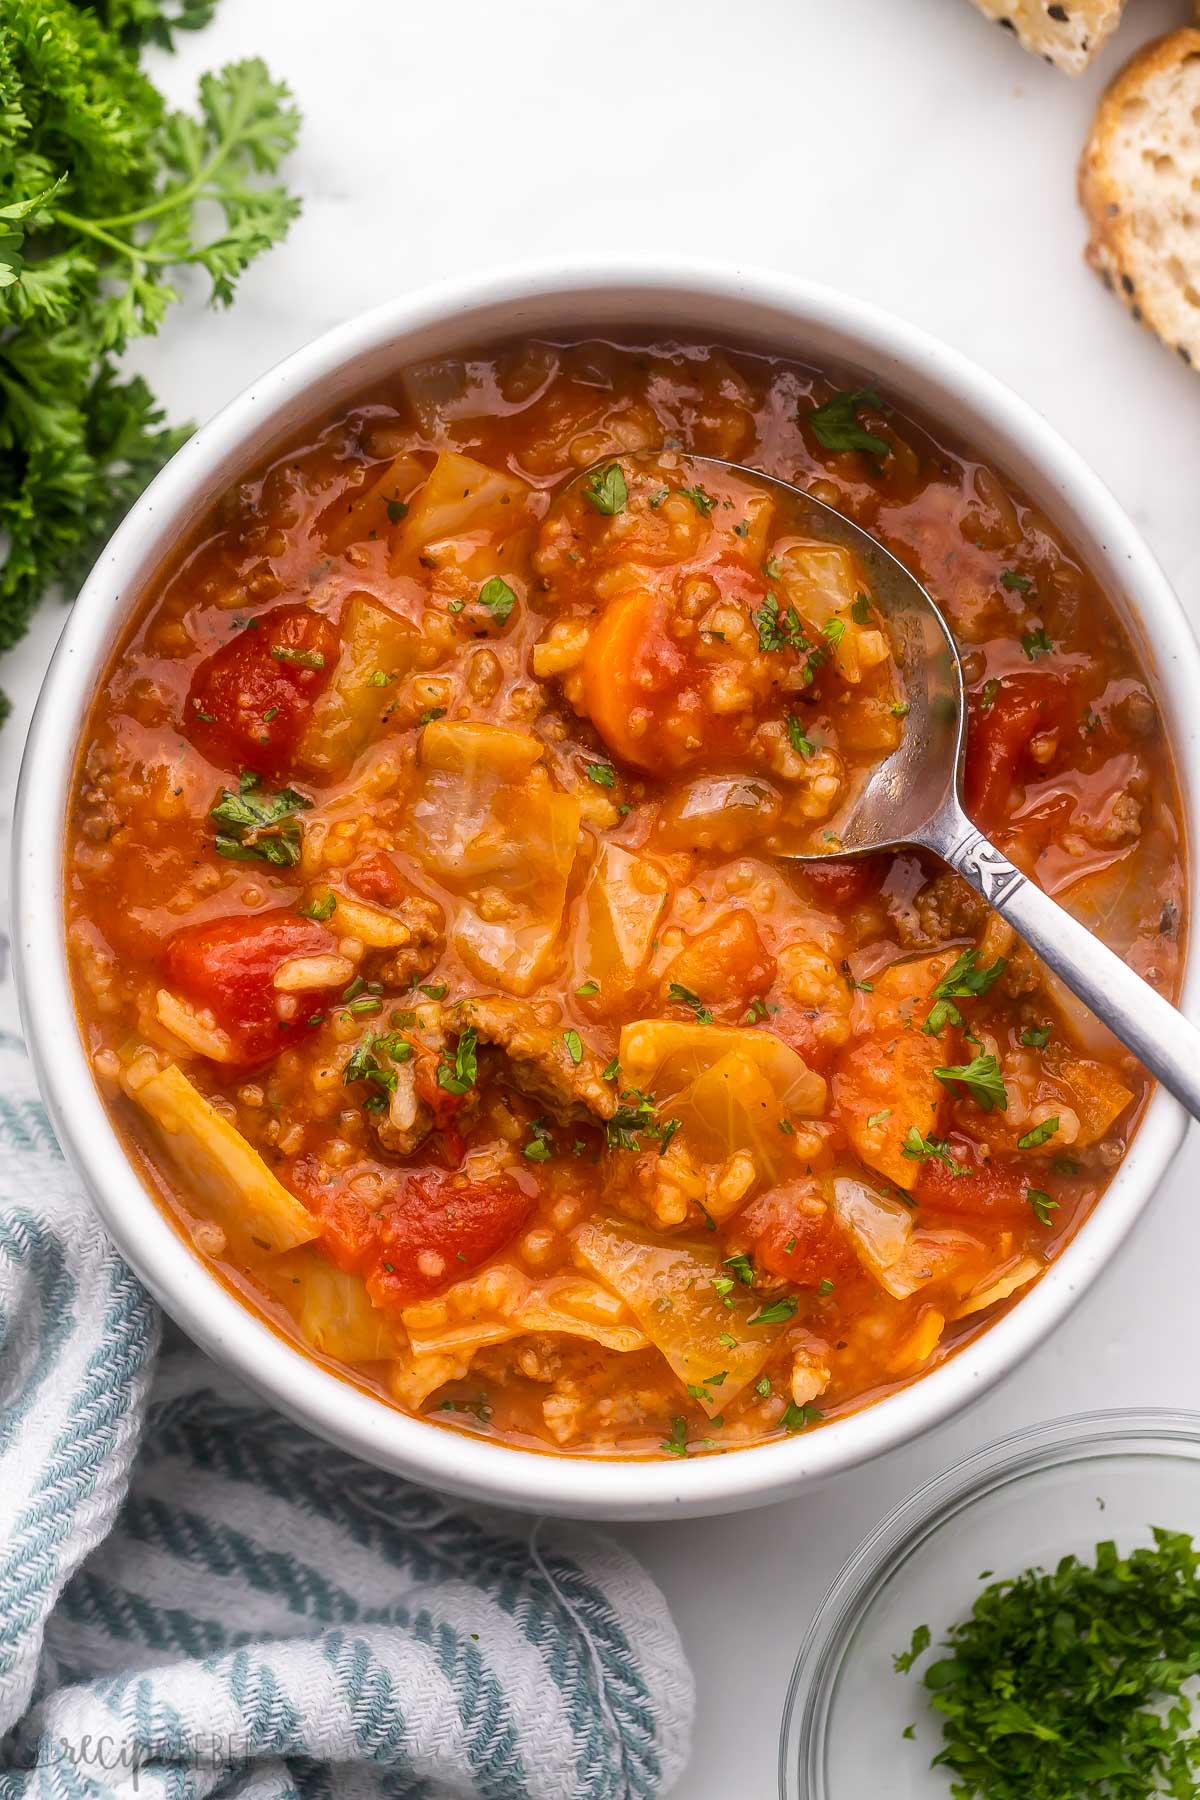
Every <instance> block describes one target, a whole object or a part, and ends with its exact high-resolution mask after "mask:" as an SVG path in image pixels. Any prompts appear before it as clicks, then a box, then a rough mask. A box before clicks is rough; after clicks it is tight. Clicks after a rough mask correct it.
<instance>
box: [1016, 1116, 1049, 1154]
mask: <svg viewBox="0 0 1200 1800" xmlns="http://www.w3.org/2000/svg"><path fill="white" fill-rule="evenodd" d="M1057 1130H1058V1114H1057V1113H1055V1115H1054V1117H1053V1118H1052V1119H1043V1120H1042V1122H1041V1124H1040V1125H1035V1126H1034V1128H1033V1130H1032V1131H1027V1132H1026V1133H1025V1135H1024V1137H1019V1138H1018V1139H1017V1149H1018V1150H1037V1149H1039V1148H1040V1146H1041V1145H1042V1144H1048V1143H1049V1142H1050V1139H1051V1138H1052V1137H1053V1136H1054V1134H1055V1132H1056V1131H1057Z"/></svg>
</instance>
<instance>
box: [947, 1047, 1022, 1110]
mask: <svg viewBox="0 0 1200 1800" xmlns="http://www.w3.org/2000/svg"><path fill="white" fill-rule="evenodd" d="M933 1073H934V1076H935V1078H936V1079H937V1080H938V1081H940V1082H941V1083H942V1084H943V1086H946V1087H948V1086H949V1085H950V1083H951V1082H961V1083H962V1085H963V1087H965V1088H966V1090H967V1092H968V1094H970V1096H971V1098H972V1100H974V1102H975V1104H976V1106H978V1107H979V1108H980V1110H981V1111H983V1112H991V1111H992V1110H993V1108H995V1107H999V1109H1000V1111H1001V1112H1007V1111H1008V1089H1007V1088H1006V1087H1005V1085H1004V1081H1003V1078H1002V1076H1001V1074H1000V1064H999V1063H998V1062H997V1061H996V1058H995V1057H994V1056H973V1057H972V1058H971V1061H970V1062H969V1063H952V1064H948V1065H947V1066H946V1067H944V1068H941V1069H935V1070H934V1071H933Z"/></svg>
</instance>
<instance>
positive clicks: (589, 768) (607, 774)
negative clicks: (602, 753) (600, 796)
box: [583, 762, 617, 787]
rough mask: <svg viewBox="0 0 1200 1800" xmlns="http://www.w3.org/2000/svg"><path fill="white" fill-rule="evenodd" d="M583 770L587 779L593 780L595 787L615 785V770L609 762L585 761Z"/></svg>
mask: <svg viewBox="0 0 1200 1800" xmlns="http://www.w3.org/2000/svg"><path fill="white" fill-rule="evenodd" d="M583 772H584V774H585V775H586V776H587V778H588V780H589V781H594V782H595V784H596V786H597V787H615V786H616V780H617V771H616V770H615V769H614V768H613V766H612V764H611V763H606V762H593V763H585V765H584V770H583Z"/></svg>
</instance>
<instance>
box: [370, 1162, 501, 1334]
mask: <svg viewBox="0 0 1200 1800" xmlns="http://www.w3.org/2000/svg"><path fill="white" fill-rule="evenodd" d="M532 1204H533V1200H532V1197H531V1196H530V1195H529V1194H526V1193H524V1192H523V1191H522V1189H521V1188H519V1187H518V1186H517V1184H516V1182H515V1181H513V1180H512V1179H511V1178H510V1177H509V1176H507V1175H496V1176H494V1177H493V1178H492V1179H491V1180H490V1181H463V1180H462V1179H461V1178H458V1177H455V1176H453V1175H440V1174H429V1175H412V1176H409V1177H407V1178H406V1179H405V1180H404V1181H403V1182H402V1183H401V1185H400V1187H399V1188H398V1190H397V1193H396V1197H395V1198H394V1199H393V1200H390V1201H386V1202H385V1203H384V1205H383V1206H381V1207H380V1209H379V1210H378V1212H377V1213H375V1214H374V1215H373V1216H374V1219H375V1224H376V1230H375V1239H374V1243H373V1245H372V1248H371V1251H370V1254H369V1256H368V1257H367V1267H366V1278H367V1291H368V1292H369V1294H370V1296H371V1299H372V1300H373V1301H374V1302H375V1305H376V1306H406V1305H408V1304H410V1303H411V1302H412V1301H414V1300H419V1299H422V1298H423V1297H424V1296H425V1295H427V1294H434V1293H436V1292H437V1290H438V1289H439V1288H442V1287H446V1286H448V1285H449V1283H450V1282H452V1281H458V1280H461V1278H462V1277H463V1276H464V1275H467V1274H469V1273H470V1271H471V1270H472V1269H477V1268H478V1267H479V1266H480V1264H481V1263H485V1262H486V1261H487V1260H488V1258H489V1257H491V1256H494V1255H495V1254H496V1252H497V1251H498V1250H502V1249H503V1248H504V1245H505V1244H506V1243H507V1242H508V1240H509V1239H510V1238H511V1237H512V1236H513V1235H514V1234H515V1233H516V1232H517V1231H519V1230H520V1228H521V1226H522V1225H523V1224H524V1222H525V1220H526V1218H527V1217H528V1215H529V1209H530V1207H531V1206H532Z"/></svg>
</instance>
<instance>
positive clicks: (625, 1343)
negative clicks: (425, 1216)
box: [401, 1264, 646, 1357]
mask: <svg viewBox="0 0 1200 1800" xmlns="http://www.w3.org/2000/svg"><path fill="white" fill-rule="evenodd" d="M401 1317H402V1319H403V1321H404V1328H405V1330H406V1331H407V1332H408V1336H409V1340H410V1342H411V1343H412V1347H413V1352H414V1354H415V1355H416V1356H418V1357H428V1356H433V1355H439V1356H445V1355H453V1356H456V1357H457V1356H461V1355H462V1354H463V1353H464V1351H475V1350H480V1349H482V1348H483V1346H484V1345H485V1344H499V1343H503V1342H504V1340H505V1339H506V1338H513V1337H524V1336H525V1335H526V1333H528V1332H534V1331H549V1332H563V1333H565V1334H566V1335H568V1336H571V1337H584V1338H591V1339H592V1340H593V1341H594V1342H595V1343H597V1344H602V1345H603V1346H604V1348H605V1349H607V1350H620V1351H630V1350H643V1349H645V1347H646V1338H645V1336H644V1335H643V1333H642V1332H641V1331H640V1330H639V1329H638V1326H637V1324H636V1322H635V1320H634V1319H633V1318H631V1317H630V1312H629V1310H628V1309H627V1308H626V1307H625V1305H624V1304H623V1302H622V1301H621V1300H620V1299H619V1297H617V1296H616V1295H614V1294H611V1293H610V1292H609V1291H608V1289H607V1288H604V1287H601V1286H600V1285H599V1283H597V1282H595V1281H589V1280H588V1279H587V1278H586V1277H585V1276H583V1275H578V1274H575V1273H573V1272H572V1273H567V1274H565V1275H552V1276H550V1277H549V1278H548V1279H547V1280H545V1281H534V1280H532V1279H531V1278H530V1277H529V1276H528V1275H524V1274H522V1272H521V1271H520V1270H519V1269H517V1268H515V1267H513V1266H512V1265H510V1264H499V1265H494V1266H493V1267H492V1268H489V1269H483V1270H481V1271H480V1272H479V1274H477V1275H471V1276H468V1277H467V1278H466V1279H465V1280H463V1281H456V1282H455V1283H454V1285H453V1286H452V1287H449V1288H447V1289H446V1290H445V1292H444V1293H441V1294H438V1295H435V1296H434V1297H433V1298H431V1299H429V1300H419V1301H417V1302H416V1304H415V1305H413V1306H406V1307H405V1308H404V1311H403V1312H402V1314H401Z"/></svg>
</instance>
